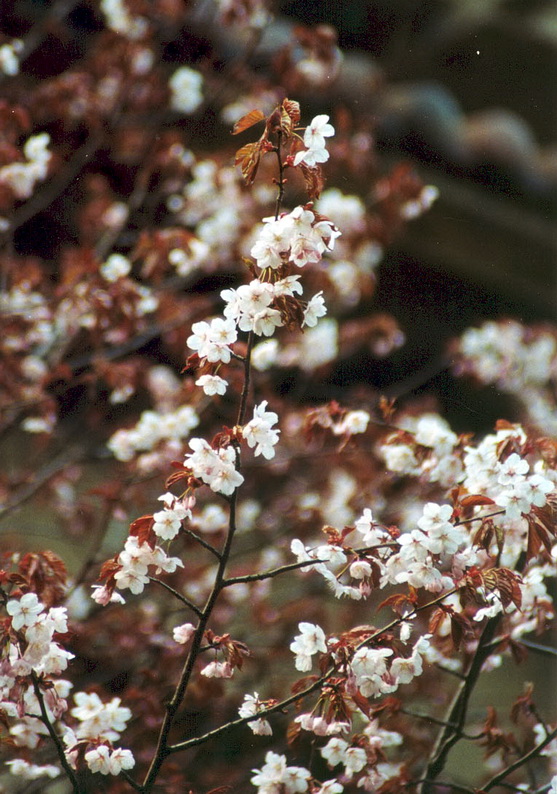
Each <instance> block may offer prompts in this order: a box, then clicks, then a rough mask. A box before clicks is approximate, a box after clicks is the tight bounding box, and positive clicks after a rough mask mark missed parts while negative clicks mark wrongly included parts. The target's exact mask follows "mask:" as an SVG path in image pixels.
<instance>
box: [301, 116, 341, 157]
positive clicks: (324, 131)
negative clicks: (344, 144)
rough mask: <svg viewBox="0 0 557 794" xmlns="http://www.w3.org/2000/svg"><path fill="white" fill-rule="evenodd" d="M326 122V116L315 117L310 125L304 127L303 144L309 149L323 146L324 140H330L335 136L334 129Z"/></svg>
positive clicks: (327, 119) (327, 118) (327, 120)
mask: <svg viewBox="0 0 557 794" xmlns="http://www.w3.org/2000/svg"><path fill="white" fill-rule="evenodd" d="M328 122H329V117H328V116H325V115H320V116H315V117H314V118H313V119H312V121H311V124H310V125H309V126H308V127H306V130H305V132H304V143H305V145H306V146H307V147H308V148H309V149H311V148H315V147H322V146H325V140H324V139H325V138H330V137H331V136H332V135H334V134H335V128H334V127H333V125H332V124H329V123H328Z"/></svg>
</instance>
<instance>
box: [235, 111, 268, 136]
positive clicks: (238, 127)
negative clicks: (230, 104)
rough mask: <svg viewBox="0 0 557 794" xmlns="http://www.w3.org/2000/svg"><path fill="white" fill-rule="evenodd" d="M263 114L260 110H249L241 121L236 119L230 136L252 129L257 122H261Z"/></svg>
mask: <svg viewBox="0 0 557 794" xmlns="http://www.w3.org/2000/svg"><path fill="white" fill-rule="evenodd" d="M264 118H265V114H264V113H263V112H262V111H261V110H250V112H249V113H246V115H245V116H242V118H241V119H238V121H237V122H236V124H235V125H234V126H233V127H232V135H238V134H239V133H240V132H243V131H244V130H247V129H249V128H250V127H253V125H254V124H257V122H258V121H263V120H264Z"/></svg>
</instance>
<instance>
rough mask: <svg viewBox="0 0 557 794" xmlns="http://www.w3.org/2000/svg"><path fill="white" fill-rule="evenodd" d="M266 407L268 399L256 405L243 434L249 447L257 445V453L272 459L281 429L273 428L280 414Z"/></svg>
mask: <svg viewBox="0 0 557 794" xmlns="http://www.w3.org/2000/svg"><path fill="white" fill-rule="evenodd" d="M266 407H267V400H263V402H262V403H260V404H259V405H256V406H255V408H254V409H253V419H251V421H249V422H248V423H247V424H246V425H244V428H243V430H242V435H243V437H244V438H245V440H246V441H247V443H248V446H249V447H251V448H253V447H255V455H263V457H264V458H266V459H267V460H270V459H271V458H273V457H274V456H275V450H274V447H275V445H276V444H277V442H278V437H279V433H280V430H274V429H273V425H274V424H276V422H278V415H277V414H276V413H274V411H266V410H265V409H266Z"/></svg>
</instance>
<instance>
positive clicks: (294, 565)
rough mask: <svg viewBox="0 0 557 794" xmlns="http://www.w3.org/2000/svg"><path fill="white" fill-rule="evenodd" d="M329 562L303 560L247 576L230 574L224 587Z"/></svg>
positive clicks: (256, 580) (257, 580) (261, 579)
mask: <svg viewBox="0 0 557 794" xmlns="http://www.w3.org/2000/svg"><path fill="white" fill-rule="evenodd" d="M323 562H327V560H303V561H302V562H291V563H289V564H288V565H281V566H280V567H279V568H271V570H269V571H263V573H250V574H246V575H245V576H230V577H229V578H228V579H225V580H224V584H223V587H229V586H230V585H233V584H245V583H246V582H262V581H263V580H265V579H272V578H273V577H275V576H279V575H280V574H281V573H287V572H288V571H295V570H297V569H298V568H307V567H309V566H310V565H317V564H319V563H323Z"/></svg>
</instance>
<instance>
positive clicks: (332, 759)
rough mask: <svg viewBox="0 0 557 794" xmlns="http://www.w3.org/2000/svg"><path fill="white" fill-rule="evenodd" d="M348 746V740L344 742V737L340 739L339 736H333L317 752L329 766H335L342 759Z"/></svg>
mask: <svg viewBox="0 0 557 794" xmlns="http://www.w3.org/2000/svg"><path fill="white" fill-rule="evenodd" d="M348 746H349V745H348V742H345V741H344V739H341V738H340V737H339V736H333V738H332V739H329V741H328V742H327V744H326V745H325V747H322V748H321V750H320V751H319V752H320V753H321V755H322V756H323V758H324V759H325V761H327V763H328V764H329V766H336V765H337V764H340V763H342V762H343V761H344V756H345V753H346V751H347V750H348Z"/></svg>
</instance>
